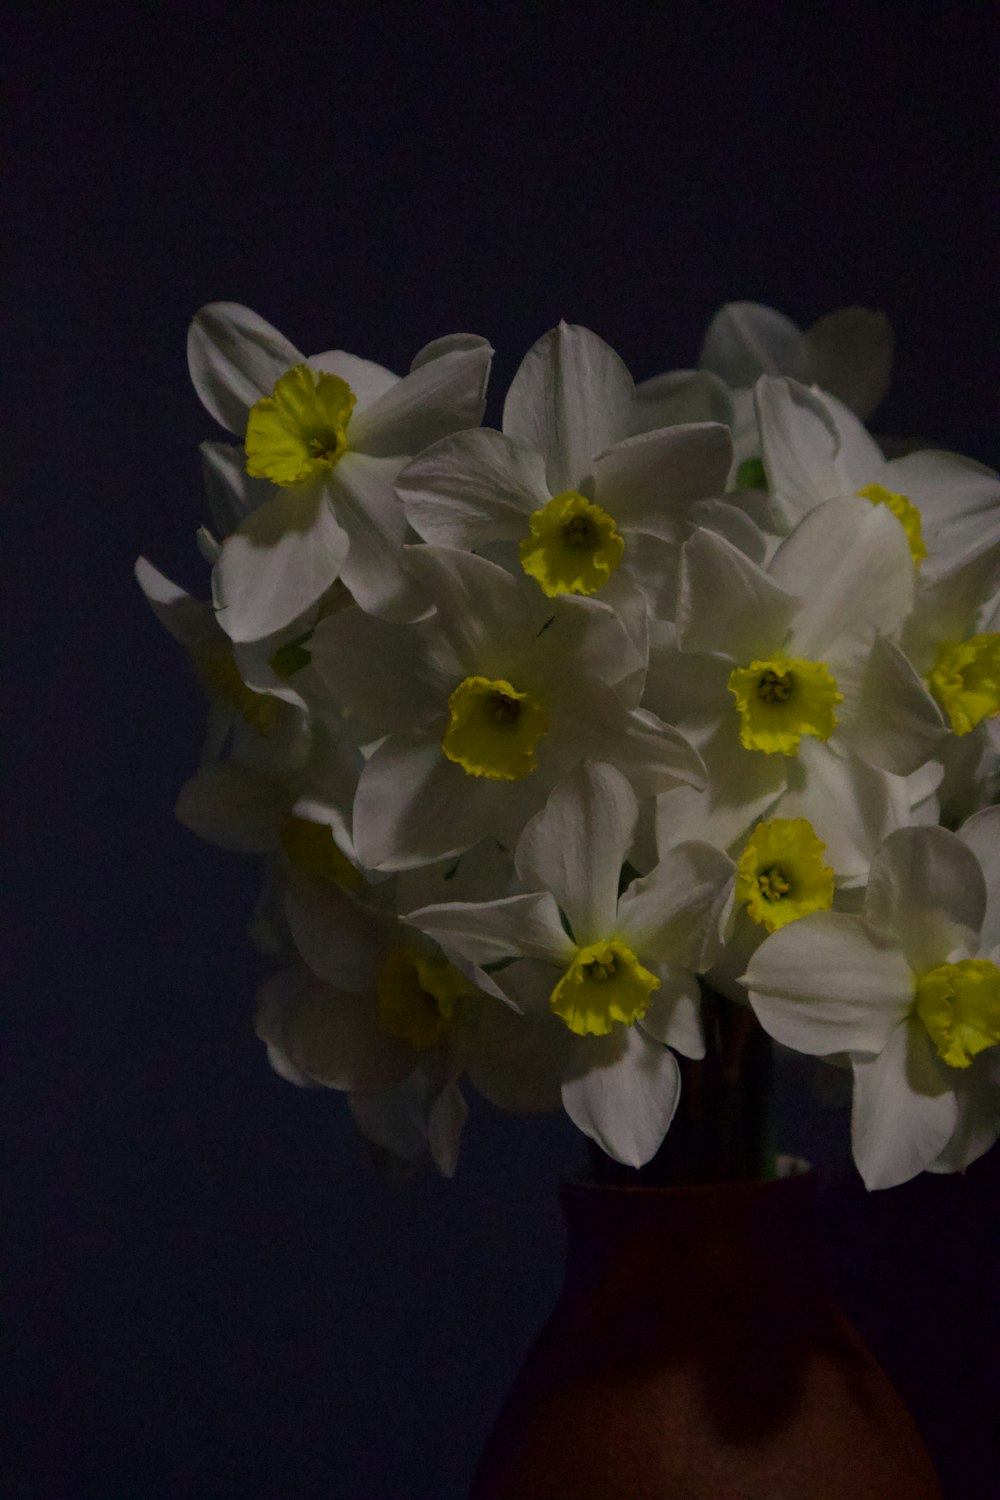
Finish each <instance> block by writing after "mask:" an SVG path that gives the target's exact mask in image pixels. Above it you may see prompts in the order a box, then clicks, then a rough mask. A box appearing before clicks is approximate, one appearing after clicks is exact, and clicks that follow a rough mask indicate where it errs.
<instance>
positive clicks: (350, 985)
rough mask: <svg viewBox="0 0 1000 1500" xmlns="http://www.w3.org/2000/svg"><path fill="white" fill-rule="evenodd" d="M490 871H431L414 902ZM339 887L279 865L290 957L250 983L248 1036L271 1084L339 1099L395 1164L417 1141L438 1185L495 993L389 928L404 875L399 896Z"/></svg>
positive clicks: (422, 942)
mask: <svg viewBox="0 0 1000 1500" xmlns="http://www.w3.org/2000/svg"><path fill="white" fill-rule="evenodd" d="M293 852H294V851H293ZM501 868H502V862H501V864H500V865H498V864H497V860H496V857H495V856H494V857H493V858H492V859H490V858H489V857H487V859H486V862H485V866H484V863H483V861H482V860H475V859H473V860H472V861H471V862H470V869H469V878H468V879H466V878H465V874H464V872H463V871H462V870H461V868H460V869H459V871H458V872H456V873H455V874H454V875H452V872H442V871H440V870H439V871H438V872H437V874H436V881H435V879H434V877H431V876H430V875H428V876H426V877H424V878H423V880H422V881H421V882H420V884H421V886H422V889H423V891H424V893H425V894H426V892H427V890H428V889H433V888H434V886H435V884H436V885H437V889H438V891H439V892H446V891H449V890H450V889H454V888H455V887H457V889H458V891H459V893H463V892H464V891H466V890H470V889H471V890H473V891H475V890H476V889H477V886H478V885H479V883H480V882H481V880H482V878H483V876H484V874H485V875H486V876H487V878H491V879H498V878H500V871H501ZM449 877H451V878H449ZM445 882H447V883H445ZM345 886H346V882H345V881H344V880H343V879H342V878H341V876H340V874H339V872H338V871H336V870H334V869H332V868H331V869H328V870H323V869H322V867H321V865H320V864H319V863H318V862H317V863H315V864H313V865H312V866H311V867H309V866H308V864H307V862H306V861H303V860H296V861H295V862H294V863H293V862H292V860H289V861H287V862H286V863H285V864H284V866H283V870H282V875H281V880H280V896H281V900H282V904H283V907H284V915H285V918H286V921H287V924H288V931H289V933H290V936H291V939H292V942H293V944H294V946H295V949H296V951H297V954H298V955H299V958H300V960H301V961H300V962H297V963H295V964H294V965H293V966H292V967H291V968H288V969H285V970H283V971H281V972H279V973H278V974H276V975H274V976H273V977H272V978H271V979H269V980H268V981H266V983H265V984H264V985H263V986H262V987H261V989H260V991H259V992H258V997H257V1009H256V1022H255V1025H256V1030H257V1034H258V1036H260V1037H261V1039H262V1040H263V1041H264V1042H265V1043H266V1044H267V1049H268V1056H269V1058H270V1061H271V1063H272V1065H273V1066H274V1068H275V1070H276V1071H277V1072H278V1073H280V1074H281V1076H282V1077H284V1078H287V1079H288V1080H289V1081H291V1082H293V1083H298V1084H300V1085H303V1086H308V1085H310V1084H314V1085H321V1086H323V1087H326V1088H333V1089H338V1090H342V1091H344V1092H347V1093H349V1094H350V1095H351V1097H352V1113H353V1114H354V1117H355V1119H356V1121H357V1124H358V1126H359V1128H360V1129H361V1130H362V1131H363V1132H364V1133H365V1134H366V1135H368V1136H369V1137H371V1138H372V1139H374V1140H375V1141H376V1142H377V1143H379V1144H381V1145H382V1146H383V1147H385V1149H387V1150H390V1151H392V1152H393V1154H395V1155H398V1156H400V1157H406V1156H410V1155H413V1154H416V1150H417V1148H418V1147H419V1148H422V1147H423V1145H424V1143H426V1144H427V1145H429V1147H430V1150H431V1155H432V1157H433V1159H434V1162H435V1164H436V1166H437V1167H438V1170H439V1171H441V1172H442V1173H443V1174H444V1175H445V1176H448V1177H450V1176H451V1175H452V1174H453V1173H454V1170H455V1165H456V1162H457V1158H458V1146H459V1138H460V1135H461V1130H462V1125H463V1124H464V1121H465V1116H466V1105H465V1101H464V1099H463V1097H462V1093H461V1089H460V1087H459V1082H458V1080H459V1078H460V1076H461V1073H462V1071H463V1069H464V1067H465V1066H466V1063H467V1060H468V1057H469V1055H470V1051H471V1049H472V1046H473V1041H474V1037H475V1025H476V1010H477V1007H478V1005H479V1004H480V1003H481V1002H482V1000H483V998H484V994H485V995H488V996H490V1003H491V1004H494V1005H500V1006H504V1005H506V1004H507V1001H506V997H505V995H504V994H503V992H502V991H501V990H499V989H498V988H497V986H496V985H495V984H494V982H493V981H492V980H491V979H490V977H489V976H488V975H487V974H484V973H482V972H481V971H480V970H479V969H478V968H477V967H476V966H475V965H474V964H472V963H469V962H467V961H465V960H463V959H461V958H459V959H457V961H456V962H452V961H450V960H449V959H447V958H446V957H445V956H444V954H443V953H442V952H441V950H440V948H439V947H438V946H437V945H436V944H435V943H433V942H432V941H431V940H430V939H428V938H426V937H424V936H423V935H422V934H420V933H418V932H416V931H414V929H413V928H412V927H403V926H402V925H401V924H400V922H399V921H398V920H397V919H396V916H395V914H394V911H393V910H392V905H393V902H394V900H395V899H398V896H399V895H400V894H402V895H403V896H404V899H406V898H409V899H412V895H413V891H412V888H411V889H410V890H409V891H407V890H406V878H404V889H403V891H402V892H396V891H394V890H392V889H391V888H390V886H387V885H383V886H381V887H377V888H375V889H368V890H365V889H364V886H363V882H362V881H361V880H360V877H358V878H357V879H356V881H355V882H354V884H353V892H354V893H353V894H352V891H351V890H348V889H346V888H345ZM362 897H363V898H364V899H362ZM408 1143H409V1144H408ZM411 1148H412V1149H411Z"/></svg>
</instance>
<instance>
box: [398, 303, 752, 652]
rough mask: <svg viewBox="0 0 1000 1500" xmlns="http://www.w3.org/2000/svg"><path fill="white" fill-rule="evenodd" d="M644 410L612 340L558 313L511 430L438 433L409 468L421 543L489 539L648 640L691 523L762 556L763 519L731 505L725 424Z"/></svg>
mask: <svg viewBox="0 0 1000 1500" xmlns="http://www.w3.org/2000/svg"><path fill="white" fill-rule="evenodd" d="M647 419H648V413H647V412H645V410H644V409H643V408H642V407H641V403H640V404H637V402H636V397H635V388H634V386H633V383H632V378H631V376H630V375H629V373H628V371H627V369H626V368H625V366H624V364H623V363H622V361H621V360H620V359H619V357H618V355H617V354H615V352H614V350H613V349H611V348H609V346H608V345H607V344H605V343H604V341H603V340H602V339H600V338H598V337H597V335H596V334H594V333H591V332H590V330H589V329H586V328H579V327H575V326H570V325H567V324H565V323H561V324H560V325H559V327H558V328H554V329H552V330H551V332H549V333H547V334H545V335H544V337H542V338H541V339H539V340H538V342H537V343H536V344H535V345H534V346H533V347H532V349H530V350H529V352H528V354H527V355H526V356H525V358H524V360H523V362H522V364H521V366H520V369H519V370H518V371H517V374H516V375H515V377H514V380H513V382H512V384H511V387H510V391H509V392H508V395H507V399H506V402H505V405H504V413H503V432H502V433H499V432H493V431H490V430H488V429H482V430H477V431H473V432H462V433H457V434H455V435H454V436H453V437H448V438H444V439H442V440H441V441H440V442H438V443H435V444H434V445H433V446H432V447H430V448H428V449H427V450H426V451H425V452H424V453H422V454H420V455H419V456H418V457H417V458H416V459H414V460H413V462H411V463H410V464H408V465H407V467H406V468H405V469H404V470H403V472H402V473H401V474H400V476H399V479H398V480H397V486H396V487H397V491H398V493H399V495H400V496H401V498H402V499H403V502H404V504H405V507H406V513H407V516H408V517H409V520H410V523H411V525H412V526H413V528H414V530H415V531H416V532H417V533H418V534H419V535H420V536H422V537H423V538H424V540H425V541H427V542H430V543H433V544H436V545H441V546H448V547H461V548H467V549H469V550H476V549H480V550H481V549H484V548H491V549H493V550H494V552H495V553H496V555H497V556H498V557H504V558H506V559H508V560H509V565H510V566H511V567H512V568H513V569H514V570H515V571H518V572H522V571H523V573H525V574H526V575H527V576H529V577H530V578H532V579H534V581H535V584H536V586H537V587H538V589H539V590H540V591H541V592H542V593H543V594H544V595H545V596H546V597H547V598H550V599H551V598H558V597H560V596H561V595H564V594H581V595H584V596H593V597H596V598H598V599H600V600H601V601H602V602H604V603H607V604H609V605H611V606H612V607H613V608H615V609H616V610H618V611H619V613H620V614H621V616H622V619H623V621H624V623H625V624H626V626H627V627H629V628H630V630H631V632H632V634H633V637H634V638H635V639H636V642H637V644H638V645H639V646H640V649H644V643H645V625H646V613H647V611H646V605H645V603H644V598H650V597H653V596H655V594H656V592H657V590H658V589H659V588H660V587H662V585H663V581H664V575H668V574H672V573H673V571H674V570H675V567H676V548H677V545H678V544H679V543H680V542H682V541H683V540H684V538H685V537H686V536H688V535H689V534H690V532H691V530H692V529H693V527H694V526H695V525H705V526H710V527H713V528H717V529H719V530H721V531H722V532H723V534H725V535H727V536H730V537H731V539H732V540H734V542H735V543H736V545H739V546H744V547H746V549H747V550H748V551H749V552H750V553H751V555H753V556H755V557H758V558H760V557H762V556H763V553H764V545H765V544H764V540H763V537H761V536H760V534H759V533H758V531H757V528H756V527H755V526H754V524H753V523H752V522H751V521H750V520H749V519H748V518H747V517H746V516H744V515H741V514H740V512H739V511H737V510H735V509H734V508H733V507H732V506H730V505H727V504H725V503H723V502H722V501H721V499H720V498H719V497H721V495H722V493H723V491H724V489H725V486H726V477H727V475H728V472H729V468H730V463H731V458H732V445H731V442H730V438H729V432H728V429H727V428H726V427H725V426H724V425H723V424H722V423H721V422H718V421H714V422H713V421H703V422H689V423H685V424H683V425H672V426H669V427H667V426H664V427H663V429H662V430H658V431H648V430H646V428H645V426H643V428H642V430H641V431H638V432H637V424H639V423H641V422H643V421H644V420H647Z"/></svg>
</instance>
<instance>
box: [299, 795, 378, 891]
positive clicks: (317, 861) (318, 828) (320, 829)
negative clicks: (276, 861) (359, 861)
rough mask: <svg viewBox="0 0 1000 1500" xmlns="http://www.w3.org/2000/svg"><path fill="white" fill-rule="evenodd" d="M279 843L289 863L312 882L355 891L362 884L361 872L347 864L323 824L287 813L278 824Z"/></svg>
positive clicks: (343, 855) (345, 856)
mask: <svg viewBox="0 0 1000 1500" xmlns="http://www.w3.org/2000/svg"><path fill="white" fill-rule="evenodd" d="M278 838H279V842H280V844H281V847H282V849H283V850H284V852H285V857H286V858H287V860H288V862H289V864H291V865H293V866H294V867H295V869H296V870H301V872H302V874H303V875H311V876H312V877H313V879H314V880H329V881H330V882H331V883H332V884H333V885H339V886H342V887H343V888H344V889H345V890H356V889H357V888H358V886H362V885H364V884H365V881H364V877H363V876H362V874H361V872H360V871H359V870H358V869H356V868H355V866H354V865H352V864H351V861H350V860H349V859H348V857H347V855H346V854H345V853H344V851H343V850H342V849H341V848H340V846H339V844H338V843H337V841H336V839H335V838H334V836H333V829H332V828H330V827H329V826H328V825H327V824H326V823H314V822H312V820H311V819H309V818H297V817H293V816H292V815H291V814H289V816H288V817H287V818H286V819H285V821H284V823H282V825H281V830H280V832H279V834H278Z"/></svg>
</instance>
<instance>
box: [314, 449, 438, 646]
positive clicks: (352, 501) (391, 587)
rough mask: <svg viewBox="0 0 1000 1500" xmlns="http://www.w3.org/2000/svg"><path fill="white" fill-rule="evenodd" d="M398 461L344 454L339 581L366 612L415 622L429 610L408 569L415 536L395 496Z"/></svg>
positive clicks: (336, 496) (336, 482) (338, 477)
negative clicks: (407, 550) (407, 546)
mask: <svg viewBox="0 0 1000 1500" xmlns="http://www.w3.org/2000/svg"><path fill="white" fill-rule="evenodd" d="M397 468H398V466H397V464H396V461H395V460H394V459H384V458H383V459H379V458H369V457H367V456H366V455H365V454H362V453H345V454H344V456H343V458H342V459H341V461H340V463H339V464H338V465H337V467H336V468H335V469H334V471H333V476H332V479H331V483H330V491H331V504H332V506H333V511H334V513H335V515H336V516H337V517H338V519H339V520H340V523H341V525H342V526H343V528H344V531H345V533H346V535H347V539H348V543H349V545H348V549H347V554H346V556H345V557H344V560H343V562H342V564H341V569H340V576H341V578H342V579H343V581H344V583H345V584H346V586H347V588H349V589H350V591H351V594H352V595H353V597H354V598H355V599H356V600H357V602H358V603H359V604H360V605H361V608H362V609H366V610H368V611H369V612H370V613H371V614H380V615H385V616H387V617H388V618H391V619H412V618H414V617H415V616H416V615H419V614H421V613H422V612H423V611H424V610H425V609H426V605H425V604H424V602H423V600H422V599H421V598H419V597H418V595H417V593H416V591H415V590H414V588H413V586H412V584H411V583H410V580H409V578H408V576H407V574H406V571H405V568H404V554H403V546H404V543H405V542H406V541H407V538H408V537H409V535H410V529H409V524H408V522H407V519H406V511H405V510H404V509H403V506H402V503H401V502H400V500H399V499H398V497H397V495H396V491H395V488H394V480H395V477H396V473H397Z"/></svg>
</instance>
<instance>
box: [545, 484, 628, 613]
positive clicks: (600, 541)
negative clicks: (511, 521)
mask: <svg viewBox="0 0 1000 1500" xmlns="http://www.w3.org/2000/svg"><path fill="white" fill-rule="evenodd" d="M624 550H625V541H624V538H623V537H622V536H621V535H620V534H619V533H618V531H617V530H616V529H615V523H614V520H613V519H612V517H611V516H609V515H608V513H607V511H605V510H602V509H601V507H600V506H599V505H592V504H591V502H590V501H589V500H587V499H586V498H585V496H583V495H581V494H579V493H578V492H577V491H576V490H564V491H563V493H562V494H560V495H554V496H553V497H552V499H551V500H550V501H549V502H548V504H547V505H543V506H542V508H541V510H536V511H535V512H534V514H533V515H531V516H529V518H528V535H527V536H526V537H525V538H524V540H523V541H522V542H521V546H520V558H521V566H522V567H523V568H524V571H525V572H526V573H528V574H530V575H531V577H532V578H534V579H535V580H536V581H537V583H538V585H539V587H540V588H541V590H542V592H543V593H544V594H547V595H548V597H549V598H550V599H551V598H554V597H555V595H556V594H594V593H596V592H597V590H598V589H599V588H601V587H602V586H603V585H604V584H605V583H607V581H608V579H609V578H610V577H611V574H612V573H613V572H614V571H615V569H616V568H617V566H618V564H619V563H620V562H621V560H622V553H623V552H624Z"/></svg>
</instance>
